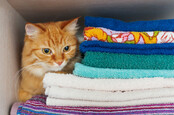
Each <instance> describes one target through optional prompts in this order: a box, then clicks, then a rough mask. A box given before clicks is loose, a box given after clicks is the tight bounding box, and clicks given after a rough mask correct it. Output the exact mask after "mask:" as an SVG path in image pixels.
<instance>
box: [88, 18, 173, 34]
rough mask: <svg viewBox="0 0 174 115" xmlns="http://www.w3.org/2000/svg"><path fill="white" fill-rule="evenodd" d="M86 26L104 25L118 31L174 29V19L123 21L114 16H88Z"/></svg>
mask: <svg viewBox="0 0 174 115" xmlns="http://www.w3.org/2000/svg"><path fill="white" fill-rule="evenodd" d="M85 26H87V27H88V26H90V27H104V28H108V29H111V30H116V31H137V32H142V31H174V19H167V20H153V21H135V22H123V21H120V20H117V19H112V18H102V17H89V16H86V17H85Z"/></svg>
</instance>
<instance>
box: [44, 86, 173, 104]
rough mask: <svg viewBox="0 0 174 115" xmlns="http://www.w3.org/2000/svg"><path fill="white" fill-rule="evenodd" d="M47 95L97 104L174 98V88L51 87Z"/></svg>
mask: <svg viewBox="0 0 174 115" xmlns="http://www.w3.org/2000/svg"><path fill="white" fill-rule="evenodd" d="M45 94H46V95H48V97H51V98H56V99H65V100H67V99H68V100H71V99H72V100H83V101H97V102H123V101H132V100H142V99H152V98H159V97H171V96H174V88H158V89H147V90H132V91H116V92H109V91H99V90H88V89H74V88H64V87H58V86H51V87H47V88H46V92H45Z"/></svg>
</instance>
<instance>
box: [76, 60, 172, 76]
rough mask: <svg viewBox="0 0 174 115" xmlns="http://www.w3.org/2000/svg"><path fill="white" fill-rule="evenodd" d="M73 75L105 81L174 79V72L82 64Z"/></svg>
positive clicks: (77, 64)
mask: <svg viewBox="0 0 174 115" xmlns="http://www.w3.org/2000/svg"><path fill="white" fill-rule="evenodd" d="M73 74H74V75H77V76H81V77H86V78H105V79H111V78H114V79H138V78H154V77H164V78H174V70H149V69H111V68H96V67H90V66H86V65H83V64H80V63H76V64H75V69H74V71H73Z"/></svg>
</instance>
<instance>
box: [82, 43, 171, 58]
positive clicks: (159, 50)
mask: <svg viewBox="0 0 174 115" xmlns="http://www.w3.org/2000/svg"><path fill="white" fill-rule="evenodd" d="M80 51H81V52H82V53H85V52H86V51H96V52H110V53H126V54H143V55H152V54H163V55H174V44H173V43H164V44H120V43H107V42H102V41H84V42H82V43H81V44H80Z"/></svg>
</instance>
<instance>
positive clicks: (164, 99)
mask: <svg viewBox="0 0 174 115" xmlns="http://www.w3.org/2000/svg"><path fill="white" fill-rule="evenodd" d="M160 103H174V96H172V97H160V98H151V99H142V100H141V99H139V100H132V101H123V102H97V101H82V100H73V99H69V100H68V99H55V98H50V97H48V98H47V100H46V104H47V105H53V106H98V107H99V106H100V107H113V106H115V107H117V106H130V105H144V104H160Z"/></svg>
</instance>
